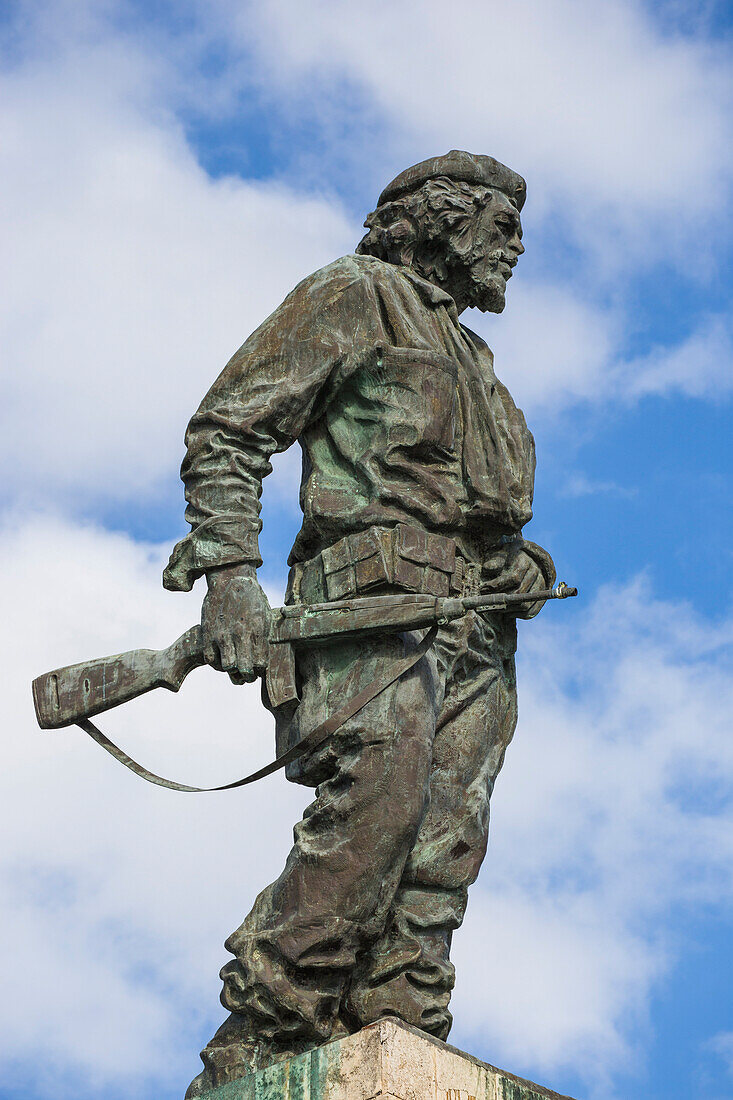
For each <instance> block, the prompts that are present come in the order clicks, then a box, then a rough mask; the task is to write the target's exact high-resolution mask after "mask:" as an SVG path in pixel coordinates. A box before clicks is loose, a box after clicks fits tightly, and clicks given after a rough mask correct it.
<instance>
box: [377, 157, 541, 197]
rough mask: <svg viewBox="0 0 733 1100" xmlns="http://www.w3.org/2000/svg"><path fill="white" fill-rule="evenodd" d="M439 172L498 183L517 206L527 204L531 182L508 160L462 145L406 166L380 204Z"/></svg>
mask: <svg viewBox="0 0 733 1100" xmlns="http://www.w3.org/2000/svg"><path fill="white" fill-rule="evenodd" d="M436 176H447V177H448V179H451V180H456V181H460V182H463V183H480V184H484V186H486V187H496V188H497V190H499V191H503V192H504V194H505V195H506V196H507V198H508V199H510V200H511V202H513V203H514V205H515V206H516V208H517V210H521V209H522V207H523V206H524V200H525V199H526V197H527V184H526V183H525V182H524V180H523V179H522V177H521V176H520V175H519V174H518V173H517V172H513V171H512V170H511V168H507V166H506V165H505V164H501V163H500V161H498V160H494V158H493V157H487V156H483V155H480V154H478V155H474V154H473V153H466V152H464V151H463V150H462V149H451V151H450V153H445V154H444V156H442V157H431V158H430V159H429V160H421V161H420V163H419V164H413V166H412V168H406V169H405V171H404V172H400V174H399V176H395V178H394V179H393V180H392V182H391V183H388V184H387V186H386V187H385V189H384V191H382V194H381V195H380V196H379V201H378V205H379V206H381V205H382V203H383V202H392V200H393V199H397V198H399V197H400V195H405V194H406V193H407V192H408V191H414V190H415V188H416V187H420V186H421V185H422V184H423V183H426V182H427V180H430V179H435V177H436Z"/></svg>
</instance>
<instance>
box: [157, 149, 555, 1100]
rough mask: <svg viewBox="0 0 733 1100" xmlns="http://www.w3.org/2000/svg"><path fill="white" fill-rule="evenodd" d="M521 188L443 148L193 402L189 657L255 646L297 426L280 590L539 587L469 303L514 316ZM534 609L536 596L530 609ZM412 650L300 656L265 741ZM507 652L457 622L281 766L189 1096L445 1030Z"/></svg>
mask: <svg viewBox="0 0 733 1100" xmlns="http://www.w3.org/2000/svg"><path fill="white" fill-rule="evenodd" d="M524 199H525V183H524V180H523V179H522V178H521V177H520V176H518V175H517V174H516V173H515V172H513V171H511V170H510V169H508V168H506V167H504V165H502V164H499V163H498V162H497V161H495V160H493V159H492V158H491V157H484V156H471V155H470V154H468V153H465V152H459V151H453V152H450V153H448V154H447V155H446V156H443V157H435V158H434V159H432V160H428V161H424V162H423V163H421V164H418V165H415V166H414V167H413V168H409V169H408V170H407V171H405V172H403V173H401V174H400V175H399V176H398V177H397V178H396V179H395V180H394V181H393V182H392V183H391V184H389V186H388V187H386V188H385V190H384V191H383V192H382V194H381V196H380V198H379V201H378V204H377V209H376V210H375V211H374V213H372V214H370V215H369V217H368V218H367V221H366V223H365V224H366V226H367V228H368V232H367V234H366V236H365V237H364V238H363V240H362V241H361V243H360V244H359V246H358V248H357V250H356V255H354V256H344V257H342V258H341V259H339V260H336V261H335V262H334V263H332V264H329V265H328V266H327V267H325V268H323V269H322V270H320V271H318V272H316V273H315V274H314V275H312V276H310V277H309V278H307V279H305V280H304V281H303V282H302V283H300V285H299V286H297V287H296V288H295V290H294V291H293V292H292V294H290V295H289V296H288V297H287V298H286V299H285V301H284V302H283V304H282V305H281V306H280V307H279V308H278V309H276V310H275V312H274V313H273V314H272V315H271V316H270V317H269V318H268V319H267V320H266V321H265V322H264V323H263V324H262V325H261V326H260V328H259V329H257V331H256V332H254V333H253V334H252V336H250V337H249V339H248V340H247V341H246V342H245V344H244V345H243V346H242V348H241V349H240V350H239V351H238V352H237V353H236V354H235V356H234V357H233V358H232V359H231V361H230V362H229V363H228V365H227V366H226V367H225V369H224V371H223V372H222V374H221V375H220V376H219V378H218V379H217V381H216V382H215V383H214V385H213V386H212V388H211V390H210V391H209V393H208V394H207V395H206V397H205V398H204V400H203V402H202V404H201V406H200V408H199V410H198V412H197V413H196V415H195V416H194V417H193V419H192V421H191V423H190V425H189V428H188V432H187V436H186V443H187V448H188V450H187V454H186V458H185V460H184V463H183V467H182V477H183V480H184V483H185V486H186V499H187V501H188V509H187V512H186V518H187V519H188V521H189V523H190V524H191V526H192V531H191V533H190V534H189V535H188V536H187V537H186V538H185V539H184V540H183V541H182V542H180V543H179V544H178V545H177V546H176V548H175V549H174V551H173V555H172V557H171V561H170V564H169V565H168V568H167V569H166V571H165V575H164V584H165V586H166V587H167V588H172V589H184V590H188V589H190V588H191V585H192V584H193V582H194V580H195V579H196V578H197V577H199V576H201V575H202V574H206V579H207V584H208V592H207V594H206V597H205V599H204V606H203V613H202V629H203V636H204V653H205V656H206V659H207V661H208V662H209V663H210V664H211V665H213V666H214V667H215V668H220V669H224V670H226V671H227V672H228V673H229V675H230V676H231V678H232V679H233V680H234V681H235V682H238V683H241V682H243V681H248V680H252V679H254V677H255V675H256V673H257V671H258V669H260V668H262V667H263V666H264V664H265V662H266V652H265V644H264V640H265V638H266V635H267V629H268V614H269V607H268V603H267V599H266V597H265V595H264V593H263V592H262V590H261V588H260V586H259V584H258V582H257V574H256V571H257V567H258V566H259V565H260V564H261V558H260V556H259V550H258V544H257V536H258V532H259V529H260V522H259V503H258V502H259V497H260V492H261V482H262V478H263V477H265V475H266V474H268V473H269V472H270V469H271V467H270V463H269V459H270V456H271V455H272V454H273V452H275V451H284V450H286V449H287V448H288V447H290V446H291V444H293V443H294V442H295V441H296V440H297V441H298V442H299V443H300V446H301V448H302V451H303V478H302V484H301V491H300V501H301V506H302V509H303V513H304V518H303V526H302V529H301V531H300V533H299V535H298V537H297V539H296V540H295V545H294V546H293V549H292V551H291V554H290V558H289V564H290V566H291V570H290V580H289V584H288V594H287V598H286V602H298V603H299V602H306V603H321V602H324V601H328V600H335V599H344V598H347V597H349V596H360V595H363V594H367V593H368V594H373V595H376V594H379V593H389V592H405V591H407V592H425V593H432V594H435V595H448V594H449V593H451V592H454V593H457V594H461V595H468V594H473V593H477V592H479V591H480V590H481V589H482V588H487V589H501V590H503V591H517V592H520V593H524V594H526V595H528V596H529V595H531V594H532V593H533V592H535V591H537V590H544V589H548V588H550V587H551V585H552V583H553V581H554V578H555V572H554V569H553V565H552V561H551V559H550V557H549V555H548V554H547V553H546V552H545V551H544V550H541V549H540V548H539V547H537V546H535V545H534V544H532V543H528V542H525V541H524V540H523V539H522V538H521V534H520V532H521V530H522V527H523V526H524V524H526V523H527V522H528V520H529V519H530V518H531V515H532V511H531V501H532V488H533V475H534V464H535V459H534V445H533V440H532V436H531V435H530V433H529V431H528V430H527V427H526V425H525V421H524V417H523V416H522V414H521V412H519V410H518V409H517V408H516V407H515V405H514V403H513V402H512V399H511V397H510V396H509V393H508V392H507V390H506V388H505V387H504V386H503V385H502V383H501V382H499V380H498V379H497V378H496V376H495V374H494V369H493V362H492V355H491V352H490V351H489V349H488V347H487V346H486V344H485V343H484V341H483V340H481V339H480V337H478V336H476V335H475V334H474V333H472V332H471V331H470V330H468V329H466V328H465V327H463V326H462V325H461V324H460V323H459V320H458V317H459V314H460V313H461V312H462V311H463V310H464V309H466V308H467V307H468V306H476V307H477V308H479V309H481V310H488V311H491V312H494V313H500V312H501V311H502V310H503V308H504V301H505V292H506V284H507V281H508V279H509V278H510V277H511V275H512V272H513V269H514V266H515V264H516V263H517V260H518V259H519V256H520V255H521V254H522V252H523V251H524V247H523V245H522V229H521V222H520V212H521V209H522V206H523V204H524ZM538 610H539V605H538V604H537V603H534V604H533V603H531V602H529V603H528V604H527V605H526V607H525V610H524V613H523V617H527V618H529V617H531V616H532V615H534V614H536V613H537V611H538ZM416 644H417V639H416V638H415V636H413V635H412V634H407V635H396V636H395V635H385V636H384V637H379V636H377V637H376V638H367V639H364V640H361V639H356V640H353V641H350V642H343V641H341V640H339V641H338V642H337V643H336V644H332V645H323V646H321V647H317V648H311V649H308V650H306V651H304V652H303V653H302V654H301V655H299V658H298V663H297V679H298V687H299V693H300V701H299V703H298V705H297V706H295V707H294V706H293V705H292V704H287V703H286V704H284V705H283V706H282V707H280V708H275V719H276V723H277V744H278V751H279V752H284V751H286V750H287V749H288V748H289V747H290V746H291V745H292V744H293V743H294V742H295V741H297V740H298V739H299V738H300V737H301V736H302V735H303V734H305V733H307V731H308V729H309V728H310V727H312V726H314V725H317V724H318V723H319V722H321V721H322V720H323V719H324V718H325V717H326V716H327V715H328V712H329V709H330V708H332V707H334V706H335V705H337V704H338V703H339V702H340V701H341V700H342V699H343V698H344V697H346V696H352V695H354V694H355V693H357V692H358V691H359V690H360V689H361V688H362V687H363V686H364V685H366V684H367V683H368V682H369V681H371V680H373V679H374V677H375V676H376V675H377V674H378V673H379V671H380V669H381V668H382V667H383V666H384V665H389V664H390V663H392V662H394V661H396V660H397V659H399V658H400V657H403V656H404V655H405V653H406V652H409V649H410V647H414V646H415V645H416ZM515 646H516V627H515V623H514V619H513V617H511V616H508V615H506V614H503V615H500V614H497V615H492V614H491V613H486V614H484V615H481V614H479V613H476V612H472V613H469V614H468V615H466V616H465V617H463V618H461V619H458V620H456V621H454V622H452V623H450V624H448V625H446V626H445V627H443V628H442V629H441V630H440V632H439V634H438V637H437V638H436V641H435V643H434V645H433V646H432V647H431V649H430V650H429V651H428V653H426V654H425V656H424V657H423V659H422V660H421V661H419V662H418V663H417V664H416V665H414V666H413V668H412V669H411V670H410V671H409V672H408V673H407V674H406V675H404V676H403V677H402V678H401V679H400V680H398V681H397V682H396V683H393V684H392V686H391V687H389V688H387V689H386V690H384V691H383V692H381V694H379V695H378V696H377V697H376V698H375V699H374V700H373V701H372V702H371V703H369V704H368V705H367V706H366V707H365V708H364V709H363V710H361V711H360V712H359V713H358V714H357V715H355V716H354V718H352V719H350V720H348V721H347V722H345V723H344V724H343V725H342V726H341V728H340V729H339V730H338V731H337V732H336V733H335V734H334V735H333V737H332V738H331V739H329V740H327V741H326V742H324V743H322V744H321V745H320V746H318V747H317V748H316V749H315V750H314V751H313V752H312V753H309V754H306V755H305V756H301V757H300V758H299V759H297V760H296V761H295V762H293V763H291V764H290V765H289V766H288V771H287V775H288V778H289V779H291V780H293V781H295V782H298V783H304V784H306V785H308V786H311V787H316V798H315V801H314V802H313V803H312V804H311V805H310V806H309V807H308V809H307V810H306V812H305V814H304V817H303V820H302V821H301V823H300V824H299V825H297V826H296V828H295V842H294V846H293V849H292V851H291V853H290V855H289V857H288V860H287V864H286V866H285V870H284V871H283V872H282V874H281V875H280V877H279V878H278V879H277V881H276V882H274V883H273V884H272V885H271V886H268V887H267V888H266V889H265V890H263V892H262V893H261V894H260V895H259V897H258V898H257V900H256V902H255V905H254V908H253V909H252V912H251V913H250V914H249V916H248V917H247V918H246V919H245V921H244V923H243V924H242V925H241V927H240V928H238V929H237V930H236V931H235V932H233V933H232V935H231V936H230V937H229V939H228V940H227V943H226V946H227V949H228V950H229V951H231V952H232V954H233V955H234V959H233V961H232V962H230V963H227V964H226V966H225V967H224V968H223V970H222V978H223V981H224V988H223V992H222V998H221V999H222V1003H223V1005H224V1006H225V1007H226V1008H227V1009H229V1011H230V1013H231V1015H230V1016H229V1018H228V1019H227V1020H226V1022H225V1023H224V1024H223V1025H222V1027H221V1028H220V1029H219V1031H218V1032H217V1034H216V1035H215V1036H214V1038H213V1039H212V1040H211V1042H210V1043H209V1044H208V1046H207V1047H206V1048H205V1050H204V1051H203V1053H202V1059H203V1062H204V1066H205V1069H204V1072H203V1073H202V1074H201V1075H200V1076H199V1077H198V1078H197V1079H196V1081H195V1082H194V1083H193V1084H192V1085H191V1087H190V1088H189V1091H188V1094H187V1095H188V1096H189V1097H194V1096H197V1095H200V1094H201V1093H202V1092H204V1091H206V1089H209V1088H211V1087H213V1086H215V1085H218V1084H221V1083H223V1082H224V1081H228V1080H231V1079H233V1078H236V1077H240V1076H243V1075H244V1074H245V1073H248V1072H250V1071H251V1070H252V1069H255V1068H259V1067H260V1066H263V1065H266V1064H268V1063H269V1062H272V1061H275V1060H277V1059H279V1058H283V1057H287V1056H288V1055H292V1054H297V1053H300V1052H302V1051H304V1050H307V1049H308V1048H310V1047H312V1046H316V1045H319V1044H321V1043H325V1042H327V1041H328V1040H330V1039H335V1038H338V1037H339V1036H342V1035H345V1034H348V1033H349V1032H353V1031H356V1030H358V1029H359V1028H361V1027H363V1026H364V1025H365V1024H368V1023H371V1022H372V1021H374V1020H376V1019H378V1018H379V1017H380V1016H384V1015H395V1016H398V1017H400V1018H402V1019H403V1020H405V1021H406V1022H408V1023H411V1024H414V1025H416V1026H417V1027H419V1028H421V1029H423V1030H424V1031H427V1032H430V1033H431V1034H433V1035H436V1036H438V1037H439V1038H441V1039H444V1038H445V1037H446V1036H447V1034H448V1031H449V1029H450V1026H451V1016H450V1013H449V1011H448V1002H449V999H450V992H451V989H452V987H453V982H454V970H453V966H452V965H451V962H450V959H449V950H450V942H451V936H452V934H453V931H454V929H456V928H458V927H459V926H460V924H461V922H462V920H463V915H464V912H465V908H466V899H467V891H468V887H469V886H470V884H471V883H472V882H473V881H474V880H475V878H476V876H477V874H478V871H479V867H480V866H481V862H482V860H483V857H484V853H485V851H486V844H487V839H488V825H489V796H490V794H491V789H492V787H493V783H494V779H495V777H496V774H497V772H498V771H499V769H500V767H501V764H502V761H503V759H504V752H505V750H506V747H507V745H508V743H509V741H510V739H511V737H512V734H513V732H514V726H515V722H516V713H517V706H516V684H515V673H514V651H515ZM267 703H268V700H267V697H266V696H265V704H266V705H267Z"/></svg>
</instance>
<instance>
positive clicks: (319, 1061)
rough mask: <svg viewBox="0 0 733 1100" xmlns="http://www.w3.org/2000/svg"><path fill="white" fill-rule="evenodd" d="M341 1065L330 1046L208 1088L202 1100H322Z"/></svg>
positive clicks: (334, 1047) (335, 1048)
mask: <svg viewBox="0 0 733 1100" xmlns="http://www.w3.org/2000/svg"><path fill="white" fill-rule="evenodd" d="M340 1062H341V1055H340V1050H339V1044H338V1043H330V1044H329V1045H328V1046H324V1047H319V1048H317V1049H316V1050H310V1051H308V1052H307V1053H306V1054H301V1055H299V1056H298V1057H296V1058H291V1059H289V1060H288V1061H286V1062H276V1063H275V1064H274V1065H272V1066H268V1067H267V1068H266V1069H262V1070H260V1071H259V1072H257V1073H252V1074H249V1075H248V1076H247V1077H241V1078H240V1079H239V1080H238V1081H229V1082H228V1083H227V1084H225V1085H220V1086H219V1087H218V1088H215V1089H210V1090H209V1091H208V1092H205V1093H202V1094H201V1100H322V1098H323V1097H325V1096H326V1093H327V1089H328V1084H329V1082H330V1081H332V1080H333V1079H334V1078H335V1077H336V1076H337V1075H338V1071H339V1065H340Z"/></svg>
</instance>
